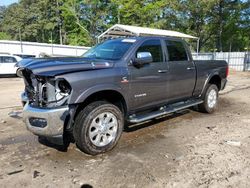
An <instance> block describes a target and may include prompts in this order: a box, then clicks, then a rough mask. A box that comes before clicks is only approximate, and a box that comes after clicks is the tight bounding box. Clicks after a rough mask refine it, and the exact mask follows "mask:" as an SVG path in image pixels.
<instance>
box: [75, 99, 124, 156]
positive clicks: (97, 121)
mask: <svg viewBox="0 0 250 188" xmlns="http://www.w3.org/2000/svg"><path fill="white" fill-rule="evenodd" d="M123 126H124V120H123V114H122V112H121V111H120V109H119V108H118V107H117V106H115V105H113V104H110V103H108V102H105V101H97V102H93V103H91V104H89V105H88V106H86V107H85V108H84V109H83V110H82V111H81V112H80V113H79V114H78V115H77V117H76V121H75V125H74V130H73V133H74V138H75V141H76V145H77V147H78V148H79V149H80V150H81V151H83V152H85V153H87V154H90V155H97V154H100V153H104V152H107V151H109V150H111V149H112V148H113V147H114V146H115V145H116V144H117V142H118V140H119V138H120V136H121V133H122V131H123Z"/></svg>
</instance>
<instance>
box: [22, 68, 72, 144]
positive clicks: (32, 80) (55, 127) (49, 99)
mask: <svg viewBox="0 0 250 188" xmlns="http://www.w3.org/2000/svg"><path fill="white" fill-rule="evenodd" d="M20 71H21V72H20ZM20 74H21V76H22V77H23V79H24V82H25V92H24V93H23V94H22V101H23V104H24V109H23V120H24V122H25V123H26V126H27V129H28V130H30V131H31V132H32V133H34V134H36V135H38V136H43V137H47V138H59V139H58V140H62V139H61V138H63V134H64V128H65V122H66V120H67V118H68V117H69V111H70V110H69V106H68V100H69V97H70V94H71V90H72V89H71V86H70V84H69V83H68V82H67V81H66V80H65V79H62V78H60V79H56V78H55V77H43V76H37V75H34V74H33V73H32V72H31V71H30V70H28V69H23V70H19V75H20ZM60 142H61V141H60Z"/></svg>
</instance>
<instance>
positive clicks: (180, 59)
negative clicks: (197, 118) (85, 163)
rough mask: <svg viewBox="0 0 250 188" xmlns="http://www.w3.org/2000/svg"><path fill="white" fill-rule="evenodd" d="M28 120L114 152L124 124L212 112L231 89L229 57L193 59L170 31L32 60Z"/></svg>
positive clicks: (22, 70) (23, 65)
mask: <svg viewBox="0 0 250 188" xmlns="http://www.w3.org/2000/svg"><path fill="white" fill-rule="evenodd" d="M17 74H18V75H20V76H22V77H23V78H24V82H25V92H24V93H23V94H22V101H23V103H24V109H23V118H24V122H25V123H26V126H27V128H28V130H30V131H31V132H32V133H34V134H35V135H38V136H42V137H46V138H56V139H60V140H66V138H68V137H71V138H73V141H74V142H75V143H76V145H77V147H78V148H79V149H80V150H82V151H83V152H85V153H88V154H91V155H96V154H100V153H103V152H106V151H109V150H111V149H112V148H113V147H114V146H115V145H116V144H117V142H118V140H119V138H120V136H121V133H122V132H123V129H124V126H125V125H127V124H129V123H140V122H144V121H146V120H150V119H154V118H157V117H160V116H164V115H166V114H169V113H174V112H176V111H178V110H181V109H184V108H189V107H192V106H195V107H197V109H199V110H200V111H202V112H206V113H212V112H214V111H215V110H216V107H217V105H218V92H219V91H220V90H223V89H224V88H225V85H226V82H227V76H228V64H227V63H226V62H225V61H194V60H193V59H192V55H191V53H190V50H189V48H188V45H187V43H186V42H185V41H183V40H182V39H178V38H171V37H136V38H121V39H113V40H107V41H105V42H103V43H101V44H98V45H97V46H95V47H93V48H91V49H90V50H89V51H87V52H86V53H85V54H84V55H83V56H82V57H80V58H44V59H27V60H23V61H21V62H20V63H19V69H18V71H17Z"/></svg>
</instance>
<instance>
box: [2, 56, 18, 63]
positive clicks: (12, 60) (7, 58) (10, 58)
mask: <svg viewBox="0 0 250 188" xmlns="http://www.w3.org/2000/svg"><path fill="white" fill-rule="evenodd" d="M2 58H3V60H2V61H3V63H16V62H17V60H16V59H15V58H14V57H2Z"/></svg>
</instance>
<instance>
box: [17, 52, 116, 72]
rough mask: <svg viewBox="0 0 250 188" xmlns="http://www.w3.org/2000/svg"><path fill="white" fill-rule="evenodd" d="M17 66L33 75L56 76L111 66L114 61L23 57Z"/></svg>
mask: <svg viewBox="0 0 250 188" xmlns="http://www.w3.org/2000/svg"><path fill="white" fill-rule="evenodd" d="M17 66H18V67H19V68H20V69H29V70H31V71H32V72H33V74H35V75H39V76H56V75H61V74H66V73H72V72H79V71H88V70H96V69H107V68H112V67H113V66H114V63H113V62H111V61H107V60H99V59H98V60H97V59H90V58H77V57H70V58H68V57H63V58H61V57H60V58H39V59H24V60H22V61H20V62H19V63H18V65H17Z"/></svg>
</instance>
